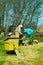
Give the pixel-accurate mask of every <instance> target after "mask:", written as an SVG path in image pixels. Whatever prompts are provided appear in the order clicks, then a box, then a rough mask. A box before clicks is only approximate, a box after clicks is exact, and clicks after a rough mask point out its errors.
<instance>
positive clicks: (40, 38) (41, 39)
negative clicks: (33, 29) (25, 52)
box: [34, 36, 43, 42]
mask: <svg viewBox="0 0 43 65" xmlns="http://www.w3.org/2000/svg"><path fill="white" fill-rule="evenodd" d="M34 39H37V40H38V41H39V42H43V37H39V36H37V37H34Z"/></svg>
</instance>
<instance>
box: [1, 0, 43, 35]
mask: <svg viewBox="0 0 43 65" xmlns="http://www.w3.org/2000/svg"><path fill="white" fill-rule="evenodd" d="M41 5H42V0H12V1H11V0H0V28H1V27H2V29H3V27H5V33H6V34H7V33H8V28H9V26H17V25H19V24H20V23H22V24H23V26H24V28H25V27H30V28H34V29H36V28H37V23H38V19H39V16H40V14H41Z"/></svg>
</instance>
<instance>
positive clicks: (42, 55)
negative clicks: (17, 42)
mask: <svg viewBox="0 0 43 65" xmlns="http://www.w3.org/2000/svg"><path fill="white" fill-rule="evenodd" d="M35 39H38V40H39V39H40V40H42V39H43V38H42V39H41V38H39V37H38V38H35ZM40 40H39V41H40ZM18 50H19V51H20V56H15V55H14V54H13V55H8V54H6V53H5V50H4V44H3V43H2V42H1V44H0V65H43V42H40V43H39V44H33V45H29V46H20V47H19V49H18Z"/></svg>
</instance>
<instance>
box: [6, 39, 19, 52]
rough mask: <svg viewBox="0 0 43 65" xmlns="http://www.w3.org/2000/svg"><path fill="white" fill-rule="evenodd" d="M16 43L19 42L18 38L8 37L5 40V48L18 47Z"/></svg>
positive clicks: (12, 48)
mask: <svg viewBox="0 0 43 65" xmlns="http://www.w3.org/2000/svg"><path fill="white" fill-rule="evenodd" d="M18 43H19V38H8V39H6V40H5V50H6V51H9V50H15V49H18Z"/></svg>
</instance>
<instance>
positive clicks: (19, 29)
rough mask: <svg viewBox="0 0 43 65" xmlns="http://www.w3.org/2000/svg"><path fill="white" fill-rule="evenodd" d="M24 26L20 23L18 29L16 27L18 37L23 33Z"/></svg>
mask: <svg viewBox="0 0 43 65" xmlns="http://www.w3.org/2000/svg"><path fill="white" fill-rule="evenodd" d="M22 27H23V25H22V24H20V25H18V26H17V27H16V29H15V36H16V37H19V36H20V35H21V34H22V30H21V29H22Z"/></svg>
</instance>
